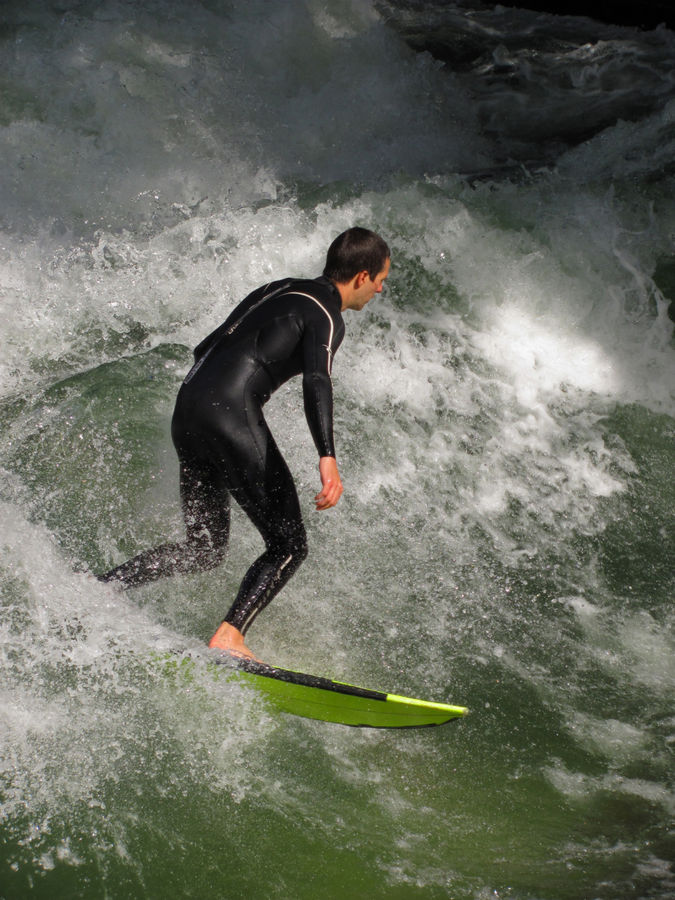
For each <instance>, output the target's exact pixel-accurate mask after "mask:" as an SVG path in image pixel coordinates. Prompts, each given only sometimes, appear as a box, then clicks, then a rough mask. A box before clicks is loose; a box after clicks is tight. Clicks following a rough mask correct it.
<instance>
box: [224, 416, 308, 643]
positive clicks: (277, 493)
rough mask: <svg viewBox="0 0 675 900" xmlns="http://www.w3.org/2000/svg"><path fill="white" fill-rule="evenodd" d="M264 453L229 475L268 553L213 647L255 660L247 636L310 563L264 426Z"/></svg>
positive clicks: (292, 492) (288, 481)
mask: <svg viewBox="0 0 675 900" xmlns="http://www.w3.org/2000/svg"><path fill="white" fill-rule="evenodd" d="M260 424H261V426H262V428H263V431H264V435H260V434H259V435H258V438H259V439H263V440H264V443H263V444H262V446H263V447H264V453H262V454H261V453H258V452H257V451H256V452H255V453H251V454H249V456H248V458H247V469H246V471H243V470H242V469H241V468H234V469H230V470H229V471H228V481H229V484H230V490H231V493H232V496H233V497H234V498H235V500H236V501H237V502H238V503H239V505H240V506H241V507H242V509H243V510H244V511H245V512H246V514H247V515H248V516H249V518H250V519H251V521H252V522H253V524H254V525H255V526H256V528H257V529H258V531H259V532H260V534H261V535H262V537H263V539H264V541H265V552H264V553H263V554H262V555H261V556H260V557H259V558H258V559H257V560H256V561H255V562H254V563H253V565H252V566H251V568H250V569H249V570H248V572H247V573H246V575H245V577H244V580H243V581H242V583H241V587H240V588H239V593H238V594H237V598H236V600H235V601H234V603H233V604H232V606H231V608H230V610H229V612H228V613H227V615H226V616H225V619H224V621H223V623H222V625H221V626H220V627H219V628H218V630H217V631H216V633H215V634H214V636H213V638H212V639H211V642H210V644H209V646H211V647H219V648H221V649H226V650H230V651H233V652H237V653H241V654H242V655H245V656H248V655H251V656H252V654H251V651H250V650H248V648H247V647H246V646H245V645H244V642H243V636H244V634H245V633H246V631H247V630H248V628H249V627H250V625H251V623H252V622H253V620H254V619H255V617H256V616H257V615H258V613H260V612H261V611H262V610H263V609H264V608H265V607H266V606H267V604H268V603H269V602H270V601H271V600H272V599H273V598H274V597H275V596H276V595H277V594H278V593H279V591H280V590H281V589H282V588H283V587H284V585H285V584H286V583H287V582H288V580H289V579H290V578H291V577H292V575H293V574H294V573H295V572H296V571H297V569H298V568H299V566H300V565H301V563H302V562H303V560H304V559H305V558H306V557H307V536H306V533H305V527H304V525H303V522H302V515H301V512H300V503H299V501H298V495H297V491H296V489H295V484H294V482H293V477H292V475H291V473H290V471H289V469H288V466H287V465H286V462H285V460H284V459H283V457H282V455H281V453H280V452H279V449H278V447H277V446H276V443H275V442H274V439H273V438H272V435H271V433H270V432H269V430H268V429H267V426H266V425H265V424H264V423H262V422H261V423H260ZM257 446H258V447H260V446H261V444H260V443H258V444H257Z"/></svg>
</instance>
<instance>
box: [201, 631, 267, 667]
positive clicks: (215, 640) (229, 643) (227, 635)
mask: <svg viewBox="0 0 675 900" xmlns="http://www.w3.org/2000/svg"><path fill="white" fill-rule="evenodd" d="M209 647H211V648H212V649H216V650H225V652H226V653H229V654H231V655H232V656H235V657H238V658H240V659H254V660H255V661H256V662H261V660H259V659H258V657H257V656H256V655H255V654H254V653H252V652H251V650H249V649H248V647H247V646H246V644H245V643H244V635H243V634H242V633H241V631H239V629H238V628H235V627H234V625H230V624H229V622H223V623H222V625H219V626H218V628H217V630H216V633H215V634H214V635H213V637H212V638H211V640H210V641H209Z"/></svg>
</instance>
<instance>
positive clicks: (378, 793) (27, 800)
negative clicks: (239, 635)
mask: <svg viewBox="0 0 675 900" xmlns="http://www.w3.org/2000/svg"><path fill="white" fill-rule="evenodd" d="M2 22H3V27H2V31H1V33H0V37H1V40H2V50H1V52H2V60H3V65H2V76H1V77H2V86H3V91H2V100H1V101H0V128H1V139H0V147H1V151H0V152H1V154H2V159H1V162H2V172H3V176H2V182H1V187H0V190H1V192H2V194H1V197H0V200H1V203H0V209H1V210H2V231H1V240H0V270H1V273H2V280H1V284H2V309H3V322H4V323H5V324H4V330H3V334H4V339H3V342H2V350H1V356H0V370H1V375H2V378H1V383H2V400H1V401H0V420H1V421H2V434H3V438H2V447H1V449H0V471H1V473H2V474H1V476H0V503H1V504H2V516H1V518H0V528H1V529H2V540H1V542H0V554H1V557H0V584H1V586H2V616H1V618H0V648H1V652H0V692H1V696H2V702H1V704H0V718H1V723H2V724H1V729H2V730H1V733H2V741H1V744H0V746H1V748H2V751H1V754H0V770H1V772H2V776H1V781H0V783H1V785H2V788H1V794H0V796H1V803H2V805H1V807H0V809H1V815H0V830H1V834H2V842H3V853H2V857H1V861H0V896H1V897H3V898H6V900H10V898H11V900H14V898H24V897H37V898H39V897H45V898H46V897H49V898H50V900H54V898H74V897H82V898H90V897H109V898H118V897H120V898H121V897H132V896H133V897H139V898H140V897H147V898H160V897H166V896H177V897H200V898H202V897H214V898H221V897H222V898H239V897H242V898H243V897H254V898H273V897H274V898H308V900H310V898H316V897H322V898H336V900H342V898H347V897H349V898H377V897H382V898H387V900H389V898H395V900H399V898H400V900H408V898H417V897H419V898H425V900H429V898H447V897H449V898H453V900H464V898H467V900H468V898H471V900H487V898H497V897H509V898H517V900H554V898H555V900H558V898H560V900H580V898H603V900H605V898H606V900H623V898H647V897H649V898H666V897H672V896H675V874H674V873H673V870H672V863H671V861H672V859H673V857H674V856H675V854H674V852H673V851H674V849H675V848H674V846H673V839H672V832H671V831H669V823H670V822H671V821H672V814H673V809H674V807H675V796H674V793H673V781H672V752H673V741H674V739H675V727H674V726H675V719H674V718H673V703H672V700H673V685H674V682H675V666H674V664H673V636H672V624H673V612H672V597H673V560H674V559H675V552H674V547H673V543H674V540H673V508H674V507H675V491H674V488H673V479H672V470H673V436H674V434H675V423H674V417H675V410H674V404H673V387H674V386H675V364H674V362H673V352H672V349H673V343H672V332H673V326H672V318H671V317H672V305H671V304H672V302H673V300H675V252H674V250H673V235H674V234H675V212H674V210H675V206H674V205H673V159H674V158H675V152H674V151H675V125H674V123H675V98H674V91H673V71H675V69H674V67H673V52H674V38H673V36H672V34H671V33H670V32H668V31H665V30H660V31H655V32H645V33H641V32H638V31H637V30H633V29H620V28H615V27H612V26H599V25H594V24H592V23H590V22H589V20H584V19H573V18H567V19H565V20H564V22H562V23H561V22H559V21H557V20H555V19H553V18H552V17H549V16H545V15H541V14H536V13H527V12H524V11H518V10H504V9H497V10H496V11H494V12H489V11H486V10H485V9H481V8H480V7H479V5H478V4H476V5H475V6H474V7H469V6H467V5H466V4H463V7H462V14H461V15H460V14H459V13H458V12H457V10H456V9H455V8H454V7H452V6H450V7H444V6H443V5H439V4H435V5H432V4H425V5H422V4H419V3H417V4H409V5H407V6H406V5H404V4H402V3H399V4H396V5H394V4H389V5H387V6H385V5H384V4H381V5H379V6H373V5H371V4H369V3H366V2H338V0H332V2H321V3H318V2H307V3H299V2H290V3H284V4H265V3H261V2H255V0H254V2H248V3H245V4H244V3H240V2H231V3H226V2H216V0H212V2H204V3H200V4H184V3H180V2H168V0H161V2H160V0H156V2H152V0H143V2H142V3H131V2H127V3H124V2H112V0H104V2H93V0H92V2H82V3H75V2H67V0H61V2H52V3H50V4H45V3H37V2H33V3H26V2H21V3H10V2H6V3H5V4H3V9H2ZM412 32H415V33H416V34H418V35H419V34H426V35H427V37H429V36H433V37H434V39H435V40H437V42H438V43H441V42H443V43H444V48H445V50H444V54H445V58H446V60H449V61H446V62H445V63H443V62H441V61H438V60H435V59H434V58H432V57H431V56H430V55H429V54H428V53H424V52H417V51H415V50H413V49H411V48H410V47H409V46H408V45H407V44H406V43H404V41H403V39H402V37H401V34H403V33H405V34H407V36H408V37H411V34H412ZM476 35H478V38H477V37H476ZM479 38H480V40H479ZM411 39H412V38H411ZM477 41H478V43H476V42H477ZM354 223H359V224H364V225H366V226H369V227H373V228H375V229H377V230H378V231H380V232H381V233H382V234H383V235H384V236H385V237H386V239H387V240H388V242H389V243H390V245H391V247H392V251H393V268H392V274H391V276H390V279H389V284H388V286H387V288H386V291H385V294H384V295H383V297H382V298H378V299H376V300H375V301H373V303H372V304H371V305H370V306H369V308H368V309H367V310H366V311H365V312H364V313H363V314H361V315H358V314H351V315H347V317H346V318H347V336H346V339H345V343H344V344H343V347H342V348H341V350H340V352H339V354H338V356H337V358H336V362H335V369H334V380H335V391H336V433H337V441H338V450H339V457H340V461H341V471H342V474H343V478H344V480H345V484H346V491H345V495H344V497H343V499H342V501H341V503H340V505H339V507H338V508H337V509H336V510H333V511H331V512H330V513H328V514H316V513H314V512H313V510H312V502H311V498H312V496H313V494H314V493H315V492H316V490H317V487H318V483H317V471H316V460H315V451H314V449H313V447H312V445H311V441H310V439H309V435H308V432H307V428H306V425H305V423H304V420H303V415H302V403H301V398H300V397H299V394H298V392H299V386H298V385H297V384H291V385H289V386H287V388H286V389H283V390H282V391H281V392H280V393H279V394H278V395H276V396H275V398H274V399H273V401H272V402H271V403H270V404H269V406H268V410H269V418H270V421H271V424H272V427H273V429H274V430H275V433H276V434H277V435H278V438H279V442H280V444H281V446H282V449H283V451H284V452H285V454H286V455H287V457H288V459H289V460H290V461H291V462H292V468H293V471H294V474H295V476H296V479H297V482H298V485H299V489H300V493H301V497H302V504H303V509H304V510H305V515H306V521H307V527H308V532H309V538H310V547H311V553H310V558H309V560H308V561H307V563H306V564H305V565H304V566H303V568H302V569H301V570H300V571H299V573H298V574H297V576H296V577H295V578H294V580H293V582H292V583H291V585H290V586H289V587H288V588H287V589H286V590H285V591H284V594H283V595H282V596H281V597H279V598H278V599H277V600H276V601H275V602H274V603H273V604H272V606H271V607H270V608H269V610H268V611H267V612H266V613H265V615H264V616H263V617H262V618H261V619H259V620H258V622H257V623H256V626H255V628H254V629H253V630H252V632H251V633H250V642H251V644H252V646H253V648H254V650H255V651H256V652H257V653H258V654H259V655H261V656H262V657H264V658H266V659H269V660H270V661H273V662H276V663H278V664H280V665H290V666H294V667H297V668H300V669H304V670H308V671H312V672H316V673H325V674H330V675H333V676H336V677H340V678H344V679H346V680H351V681H353V682H357V683H363V684H366V685H370V686H373V687H381V688H386V689H391V690H396V691H398V692H401V693H407V694H412V695H417V696H425V697H429V698H430V699H439V700H447V701H449V702H451V703H458V704H465V705H467V706H469V707H470V708H471V710H472V714H471V716H470V717H469V718H467V719H466V720H462V721H461V722H457V723H454V724H452V725H450V726H447V727H445V728H441V729H431V730H423V731H419V732H400V733H399V732H394V733H380V732H374V731H359V730H352V729H346V728H340V727H338V726H326V725H322V724H321V723H315V722H311V721H305V720H300V719H293V718H290V717H284V716H282V715H278V714H274V713H272V712H271V711H270V710H268V709H265V708H264V707H263V706H261V705H260V703H259V701H258V699H257V698H256V697H255V696H254V695H252V694H251V693H250V692H246V691H244V690H242V689H240V688H237V687H236V686H233V685H231V684H228V683H226V682H223V681H222V679H220V680H217V679H214V677H213V674H212V673H211V672H210V670H209V668H208V666H207V663H206V659H207V654H206V653H205V652H204V650H203V649H202V648H203V645H204V641H205V640H206V639H207V638H208V637H209V636H210V634H211V632H212V630H213V627H214V625H215V624H216V623H217V622H218V621H219V619H220V617H221V616H222V614H223V612H224V610H225V609H226V607H227V606H228V605H229V602H230V600H231V598H232V595H233V592H234V591H235V590H236V587H237V585H238V582H239V580H240V578H241V576H242V574H243V572H244V570H245V568H246V566H247V564H248V563H249V562H250V560H251V559H252V558H253V556H254V555H255V554H256V553H257V552H258V551H259V547H260V542H259V538H258V537H257V535H256V534H255V532H254V531H253V529H252V528H251V526H250V525H249V524H248V522H247V521H246V520H245V518H244V517H243V515H242V514H241V513H239V512H237V511H235V518H234V528H233V539H232V545H231V549H230V554H229V556H228V560H227V562H226V563H225V565H224V566H223V567H222V568H221V569H219V570H218V571H216V572H213V573H210V574H208V575H204V576H200V577H195V578H176V579H173V580H171V581H167V582H162V583H158V584H156V585H154V586H151V587H148V588H145V589H143V590H140V591H137V592H135V593H129V594H128V595H125V594H122V593H119V592H117V591H115V590H114V589H112V588H110V587H108V586H103V585H100V584H98V583H97V582H96V581H95V580H94V579H93V578H92V576H91V574H90V573H91V572H97V571H100V570H102V569H104V568H106V567H108V566H110V565H112V564H113V563H116V562H119V561H121V560H123V559H125V558H126V557H127V556H128V555H130V554H131V553H133V552H136V551H137V550H139V549H141V548H144V547H146V546H148V545H150V544H151V543H152V542H156V541H159V540H164V539H167V538H172V537H179V536H180V534H181V521H180V515H179V511H178V503H177V490H176V477H177V466H176V462H175V459H174V455H173V449H172V447H171V443H170V438H169V418H170V414H171V410H172V405H173V399H174V396H175V392H176V389H177V387H178V385H179V384H180V381H181V379H182V377H183V375H184V373H185V372H186V370H187V368H188V367H189V362H190V349H191V347H192V346H194V344H196V343H197V342H198V341H199V340H200V339H201V338H202V337H203V336H204V334H206V333H207V332H208V331H209V330H210V329H211V328H212V327H214V326H215V325H216V324H218V323H219V322H220V321H221V320H222V319H223V318H224V317H225V315H226V314H227V312H228V311H229V310H230V309H231V308H232V306H233V304H234V303H235V302H237V301H238V299H240V298H241V297H242V296H243V295H244V294H245V293H246V292H247V291H248V290H250V289H251V288H252V287H254V286H256V285H257V284H259V283H261V282H263V281H265V280H266V279H268V278H270V277H278V276H279V275H282V274H298V275H313V274H314V273H317V272H318V271H319V270H320V268H321V266H322V263H323V256H324V253H325V248H326V247H327V245H328V243H329V242H330V240H331V239H332V237H333V236H334V235H335V234H337V233H338V232H339V231H341V230H342V229H343V228H345V227H348V226H349V225H351V224H354ZM669 311H670V315H669ZM168 651H173V652H175V653H177V654H178V655H179V656H178V658H180V656H181V655H183V654H184V655H188V654H192V655H193V656H194V657H195V658H196V659H197V663H196V669H195V673H194V677H193V678H192V679H191V680H189V679H185V678H183V677H181V676H177V677H175V678H173V677H171V676H170V675H169V674H167V672H166V670H165V667H164V666H163V665H162V664H161V663H158V662H157V655H158V654H159V655H160V657H161V655H162V654H165V653H167V652H168Z"/></svg>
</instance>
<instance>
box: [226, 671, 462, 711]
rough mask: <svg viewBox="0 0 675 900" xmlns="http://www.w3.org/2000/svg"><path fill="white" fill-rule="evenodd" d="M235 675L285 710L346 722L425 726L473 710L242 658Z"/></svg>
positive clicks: (233, 672)
mask: <svg viewBox="0 0 675 900" xmlns="http://www.w3.org/2000/svg"><path fill="white" fill-rule="evenodd" d="M216 662H220V663H222V664H224V665H228V666H230V667H231V666H232V665H233V661H232V658H231V657H223V659H222V660H218V659H217V660H216ZM232 675H233V677H236V678H237V679H238V680H239V681H241V682H242V683H244V684H249V685H251V687H253V688H255V690H256V691H258V692H259V693H261V694H263V695H264V696H265V698H266V699H267V700H268V701H269V702H271V703H272V704H273V705H274V706H275V707H276V708H277V709H280V710H282V711H283V712H287V713H292V714H293V715H296V716H304V717H305V718H309V719H320V720H321V721H323V722H337V723H339V724H340V725H355V726H361V727H369V728H420V727H423V726H429V725H445V723H446V722H450V721H452V719H457V718H459V717H460V716H465V715H466V714H467V713H468V709H466V707H464V706H450V705H449V704H447V703H434V702H432V701H430V700H417V699H414V698H412V697H401V696H399V695H398V694H389V693H385V692H384V691H372V690H369V689H367V688H362V687H356V686H355V685H353V684H345V683H344V682H342V681H333V680H331V679H330V678H322V677H320V676H318V675H306V674H305V673H303V672H292V671H290V670H289V669H279V668H276V667H275V666H269V665H267V664H266V663H260V662H256V661H254V660H248V659H245V660H240V661H238V662H237V663H236V664H235V668H234V669H233V670H232Z"/></svg>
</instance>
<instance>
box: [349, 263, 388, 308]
mask: <svg viewBox="0 0 675 900" xmlns="http://www.w3.org/2000/svg"><path fill="white" fill-rule="evenodd" d="M390 266H391V260H389V259H388V260H387V261H386V262H385V264H384V269H382V271H381V272H380V273H379V274H378V275H376V276H375V279H371V277H370V275H366V277H365V279H364V281H363V284H361V285H360V286H359V287H358V288H357V290H356V292H355V294H354V302H353V303H352V304H350V306H351V309H363V307H364V306H365V305H366V303H368V301H369V300H372V299H373V297H374V296H375V294H381V293H382V288H383V287H384V281H385V279H386V277H387V275H389V268H390Z"/></svg>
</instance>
